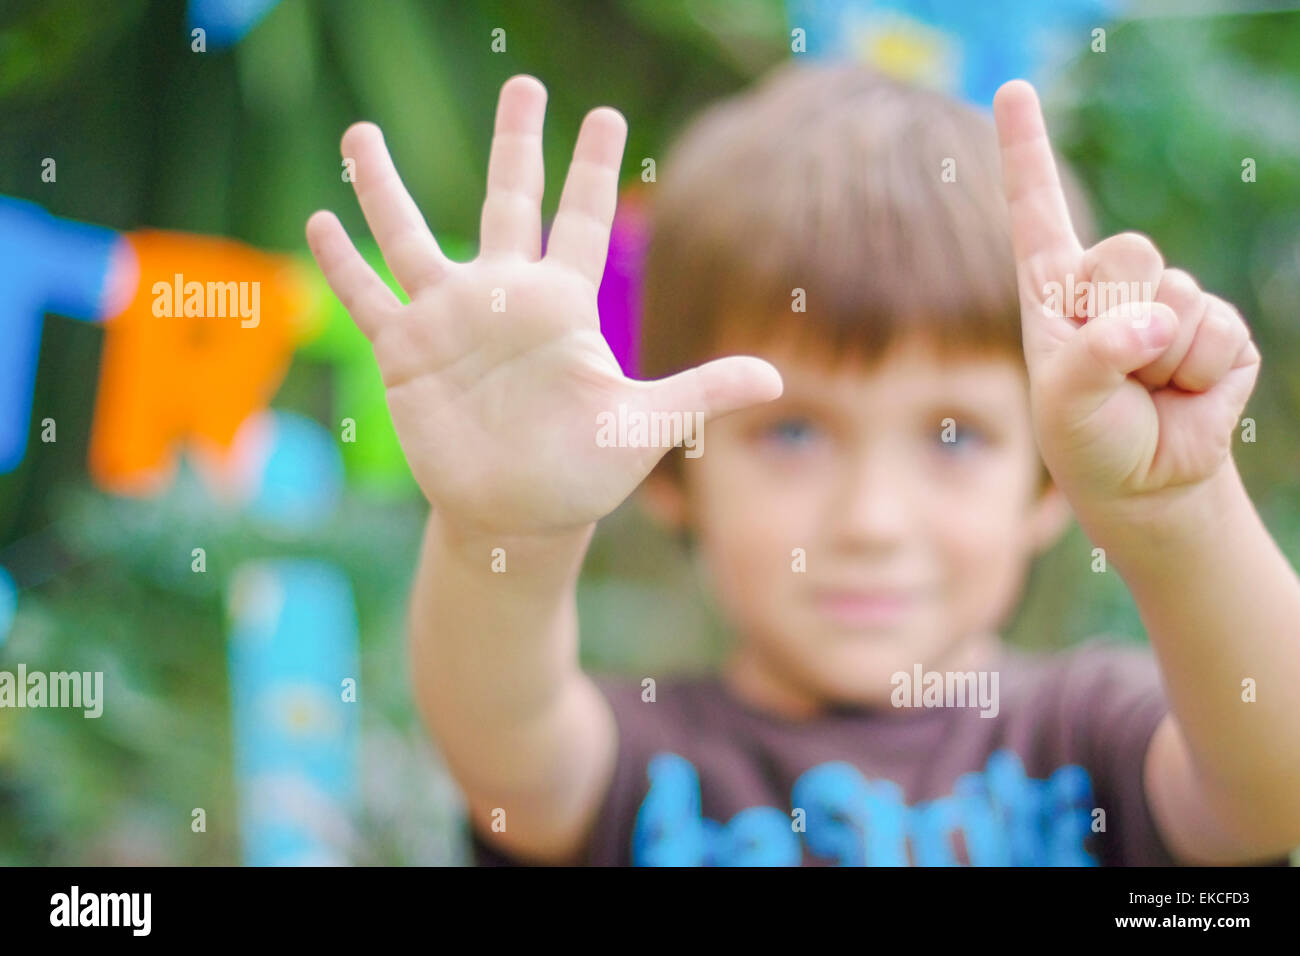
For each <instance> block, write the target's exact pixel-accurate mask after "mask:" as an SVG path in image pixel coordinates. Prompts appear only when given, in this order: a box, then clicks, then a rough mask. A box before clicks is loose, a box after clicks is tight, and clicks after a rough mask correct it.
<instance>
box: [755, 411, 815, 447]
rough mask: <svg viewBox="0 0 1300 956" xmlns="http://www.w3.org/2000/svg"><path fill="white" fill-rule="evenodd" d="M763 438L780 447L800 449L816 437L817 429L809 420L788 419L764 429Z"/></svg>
mask: <svg viewBox="0 0 1300 956" xmlns="http://www.w3.org/2000/svg"><path fill="white" fill-rule="evenodd" d="M763 437H764V438H765V439H768V440H770V441H774V442H776V443H778V444H780V445H784V446H787V447H798V446H800V445H806V444H808V442H810V441H811V440H812V439H813V438H814V437H816V429H815V428H814V427H813V425H812V423H811V422H809V421H808V420H807V419H803V418H787V419H782V420H781V421H779V422H773V423H772V424H771V425H769V426H767V428H765V429H763Z"/></svg>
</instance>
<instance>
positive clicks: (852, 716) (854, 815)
mask: <svg viewBox="0 0 1300 956" xmlns="http://www.w3.org/2000/svg"><path fill="white" fill-rule="evenodd" d="M992 671H996V672H997V675H998V683H997V689H998V690H997V698H998V701H997V704H998V706H997V713H996V716H981V708H980V707H979V706H934V707H925V706H920V707H917V706H912V707H903V708H898V709H895V708H886V709H884V710H879V709H877V710H870V709H860V708H840V709H836V710H833V711H832V712H831V713H829V714H827V715H825V716H822V717H819V718H817V719H815V720H811V721H807V722H803V723H796V722H792V721H789V720H786V719H784V718H781V717H777V716H775V715H772V714H768V713H765V712H762V711H759V710H757V709H755V708H753V707H751V706H749V705H748V704H746V703H742V702H741V701H739V700H737V699H736V698H734V697H733V696H732V695H731V694H730V692H729V691H728V690H727V689H726V687H725V686H724V685H723V684H722V683H721V682H720V681H719V680H718V679H716V678H712V677H709V678H698V677H697V678H683V679H679V680H675V681H670V680H667V679H665V680H661V681H657V686H656V687H655V695H654V696H655V700H654V701H653V702H646V701H644V700H643V699H642V693H643V692H642V686H641V682H640V680H639V679H636V678H616V677H596V678H595V681H596V683H597V685H598V686H599V687H600V688H601V690H602V691H603V693H604V694H605V695H606V697H607V698H608V700H609V703H610V706H611V708H612V709H613V711H614V716H615V719H616V721H617V724H618V756H617V762H616V766H615V770H614V776H613V781H612V783H611V785H610V788H609V791H608V792H607V793H606V794H605V798H604V800H603V802H602V805H601V809H600V812H599V816H598V819H597V822H596V825H595V829H594V832H593V835H592V838H591V841H590V843H589V845H588V847H587V851H586V854H585V860H586V862H587V863H588V864H590V865H595V866H626V865H638V866H656V865H666V866H727V865H739V866H750V865H757V866H761V865H777V866H780V865H805V866H827V865H866V866H873V865H876V866H890V865H909V864H911V865H922V866H943V865H962V864H973V865H983V866H1096V865H1103V866H1149V865H1166V866H1167V865H1173V864H1175V862H1176V861H1175V860H1174V859H1173V858H1172V857H1171V856H1170V854H1169V851H1168V849H1167V848H1166V847H1165V846H1164V844H1163V843H1162V841H1161V839H1160V836H1159V834H1158V832H1157V831H1156V827H1155V823H1154V821H1153V820H1152V817H1151V812H1150V809H1149V808H1148V806H1147V801H1146V797H1145V794H1144V790H1143V786H1142V766H1143V761H1144V757H1145V754H1146V750H1147V744H1148V742H1149V741H1150V739H1151V735H1152V733H1153V732H1154V730H1155V728H1156V726H1157V724H1158V723H1159V722H1160V720H1161V719H1162V718H1163V717H1164V716H1165V714H1166V712H1167V710H1168V705H1167V703H1166V699H1165V694H1164V690H1163V687H1162V684H1161V679H1160V673H1159V670H1158V668H1157V666H1156V662H1155V659H1154V656H1153V655H1152V653H1151V652H1150V651H1149V650H1148V649H1146V648H1143V647H1135V646H1132V645H1126V644H1123V643H1120V642H1117V641H1113V640H1108V639H1100V638H1098V639H1093V640H1091V641H1088V642H1086V643H1084V644H1081V645H1078V646H1076V647H1074V648H1071V649H1070V650H1068V651H1064V652H1056V653H1047V652H1029V651H1024V650H1019V649H1013V648H1005V647H1004V649H1003V651H1002V656H1001V659H1000V660H999V662H998V663H997V664H996V665H994V666H993V667H992V668H991V669H990V673H991V672H992ZM986 686H992V685H991V682H989V683H987V684H986ZM915 694H916V696H915V697H914V698H913V697H908V698H905V699H907V700H913V701H914V702H920V699H921V691H920V689H919V688H918V689H916V690H915ZM931 700H932V701H934V700H938V701H940V702H942V701H943V697H942V696H941V695H940V696H938V697H931ZM983 709H984V711H985V712H989V713H991V712H992V708H991V707H985V708H983ZM472 847H473V852H474V858H475V862H476V863H477V864H478V865H480V866H494V865H496V866H500V865H513V863H514V861H513V860H511V859H510V858H508V857H506V856H504V855H502V854H501V853H500V852H498V851H496V850H495V849H494V848H492V847H490V846H488V845H487V844H486V843H485V842H484V841H483V840H482V839H481V838H480V837H479V836H478V834H477V833H472ZM1280 862H1283V863H1284V862H1285V861H1280Z"/></svg>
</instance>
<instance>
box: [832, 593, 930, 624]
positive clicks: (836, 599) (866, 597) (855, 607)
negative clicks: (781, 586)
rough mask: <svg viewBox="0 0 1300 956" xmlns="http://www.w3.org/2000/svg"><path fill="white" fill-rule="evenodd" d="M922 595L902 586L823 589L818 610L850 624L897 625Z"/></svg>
mask: <svg viewBox="0 0 1300 956" xmlns="http://www.w3.org/2000/svg"><path fill="white" fill-rule="evenodd" d="M918 600H919V595H918V594H917V592H915V591H907V590H902V589H892V588H891V589H884V588H881V589H872V590H823V591H818V592H816V593H815V595H814V597H813V602H814V604H815V605H816V606H817V610H818V612H819V613H820V614H821V615H822V616H824V617H826V618H828V619H830V620H832V621H834V622H835V623H836V624H840V625H843V626H846V627H881V626H886V625H890V624H896V623H897V622H899V621H901V620H902V619H903V618H905V617H906V616H907V615H908V614H909V613H911V611H912V610H913V609H914V608H915V607H916V606H917V604H918Z"/></svg>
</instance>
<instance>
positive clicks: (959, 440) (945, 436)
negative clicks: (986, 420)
mask: <svg viewBox="0 0 1300 956" xmlns="http://www.w3.org/2000/svg"><path fill="white" fill-rule="evenodd" d="M936 440H937V441H938V442H939V447H940V448H941V449H943V450H945V451H965V450H967V449H970V448H975V447H977V446H979V445H983V444H986V443H987V441H988V439H987V436H986V435H985V434H984V432H982V431H981V430H980V429H978V428H975V427H974V426H973V425H963V424H961V423H957V424H956V425H954V426H953V427H952V428H941V429H939V432H938V434H937V436H936Z"/></svg>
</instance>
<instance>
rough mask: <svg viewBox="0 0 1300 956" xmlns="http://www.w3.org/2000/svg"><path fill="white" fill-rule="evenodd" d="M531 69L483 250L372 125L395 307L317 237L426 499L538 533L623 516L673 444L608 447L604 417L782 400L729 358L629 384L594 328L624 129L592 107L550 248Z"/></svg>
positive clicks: (364, 199) (486, 220) (360, 165)
mask: <svg viewBox="0 0 1300 956" xmlns="http://www.w3.org/2000/svg"><path fill="white" fill-rule="evenodd" d="M545 100H546V93H545V90H544V88H542V86H541V84H540V83H538V82H537V81H536V80H534V79H532V78H530V77H515V78H512V79H511V80H509V81H507V82H506V84H505V85H504V86H503V87H502V91H501V98H500V102H499V105H498V109H497V121H496V130H495V134H494V136H493V141H492V151H491V158H490V160H489V164H488V190H487V197H486V199H485V200H484V204H483V220H482V233H481V238H480V244H479V245H480V254H479V257H478V258H477V259H476V260H474V261H473V262H471V263H465V264H459V263H454V262H451V261H449V260H448V259H446V257H445V256H443V255H442V252H441V250H440V249H439V247H438V244H437V241H436V240H435V239H434V238H433V236H432V235H431V234H430V233H429V231H428V228H427V227H426V226H425V224H424V220H423V218H422V217H421V216H420V213H419V211H418V209H416V207H415V204H414V202H413V201H412V200H411V198H410V196H409V195H408V194H407V193H406V191H405V189H404V188H403V187H402V185H401V181H400V180H399V178H398V176H397V172H396V170H395V169H394V168H393V165H392V160H391V158H390V157H389V155H388V152H387V150H386V148H385V147H384V144H383V138H382V135H381V134H380V132H379V130H378V128H377V127H374V126H373V125H370V124H364V123H363V124H357V125H355V126H353V127H352V128H350V129H349V130H348V132H347V133H346V134H345V135H344V138H343V154H344V156H345V157H351V158H353V159H354V160H355V168H356V179H355V185H356V190H357V197H358V199H359V200H360V202H361V206H362V210H363V212H364V213H365V216H366V221H367V222H368V224H369V225H370V228H371V231H372V232H373V233H374V236H375V239H376V241H377V242H378V244H379V247H380V249H381V250H382V251H383V253H384V258H385V260H386V261H387V262H388V264H389V267H390V268H391V269H392V271H393V275H394V276H395V277H396V278H397V280H398V282H399V283H401V285H402V286H403V288H405V289H406V290H407V292H408V293H409V294H410V296H411V302H410V304H409V305H406V306H403V305H401V304H400V303H399V302H398V300H397V299H396V297H395V296H394V295H393V294H392V293H391V292H390V291H389V290H388V289H387V287H386V286H385V285H384V284H383V283H382V282H381V281H380V280H379V278H378V277H377V276H376V275H375V274H374V272H373V271H372V270H371V269H370V268H369V267H368V266H367V265H366V264H365V262H364V261H363V260H362V259H361V257H360V256H359V255H358V254H357V252H356V250H355V248H353V247H352V244H351V243H350V241H349V240H348V238H347V235H346V233H344V232H343V229H342V226H340V225H339V223H338V220H337V219H335V218H334V217H333V216H332V215H330V214H328V213H317V214H316V215H315V216H313V217H312V219H311V220H310V221H309V222H308V225H307V233H308V240H309V242H310V244H311V246H312V251H313V254H314V255H315V256H316V259H317V262H318V263H319V264H320V266H321V269H322V270H323V271H324V272H325V275H326V278H327V279H328V280H329V282H330V286H331V288H332V289H333V290H334V291H335V293H336V294H337V295H338V296H339V298H340V299H341V300H342V301H343V303H344V305H345V306H347V308H348V311H349V313H350V314H351V315H352V317H353V319H354V321H356V323H357V325H358V326H359V327H360V328H361V330H362V331H363V332H364V333H365V334H366V335H367V337H368V338H370V340H371V342H372V344H373V346H374V351H375V357H376V360H377V361H378V363H379V367H380V370H381V372H382V374H383V377H384V383H385V386H386V387H387V392H388V404H389V409H390V411H391V413H392V417H393V423H394V425H395V427H396V429H397V434H398V437H399V439H400V440H401V443H402V448H403V451H404V452H405V454H406V457H407V461H408V462H409V463H410V465H411V470H412V472H413V474H414V475H415V478H416V480H417V482H418V483H419V485H420V487H421V489H422V490H423V491H424V493H425V495H426V497H427V498H428V499H429V501H430V502H431V503H433V504H434V505H435V506H438V507H440V508H442V509H443V510H444V511H445V512H446V515H447V517H448V518H449V519H450V520H454V521H457V522H460V523H462V524H463V525H465V526H467V527H471V528H473V529H474V530H475V531H484V530H488V531H498V532H507V533H529V532H539V531H549V530H559V529H564V528H569V527H574V526H578V525H581V524H585V523H588V522H591V521H594V520H596V519H598V518H600V517H602V516H603V515H605V514H607V513H608V512H609V511H611V510H613V508H615V507H616V506H617V505H618V504H619V503H620V502H621V501H622V500H623V499H624V498H626V497H627V495H628V494H630V493H631V491H632V490H633V489H634V488H635V487H636V485H637V484H638V483H639V482H640V481H641V479H642V478H644V477H645V476H646V475H647V474H648V473H649V471H650V469H651V468H653V466H654V464H655V462H657V461H658V460H659V458H660V457H662V455H663V454H664V453H665V451H666V450H667V448H666V447H664V446H662V445H651V444H647V443H644V442H642V443H639V444H638V446H633V447H618V446H614V447H605V446H602V445H601V444H598V442H597V432H598V428H597V420H598V416H600V415H601V414H602V413H609V414H617V412H618V409H619V407H620V405H625V406H627V408H628V409H629V410H631V411H635V412H640V413H648V412H650V411H667V412H676V413H678V414H693V413H695V412H699V413H701V414H702V415H703V416H705V417H708V416H711V415H719V414H724V413H726V412H728V411H732V410H734V409H737V408H740V407H743V406H745V405H749V404H753V403H754V402H759V401H765V400H768V399H771V398H774V397H776V395H778V394H779V393H780V389H781V385H780V378H779V376H778V375H777V374H776V370H775V369H773V368H772V367H771V366H770V365H768V364H767V363H765V362H762V361H760V360H758V359H754V358H747V357H733V358H727V359H720V360H718V361H716V362H710V363H708V364H706V365H704V366H701V367H700V368H698V369H692V370H690V371H688V372H685V373H682V374H680V375H676V376H672V377H671V378H668V379H664V380H662V381H658V382H636V381H632V380H630V379H628V378H626V377H625V376H624V375H623V374H622V371H621V370H620V368H619V365H618V362H617V361H616V360H615V358H614V355H613V354H612V352H611V351H610V349H609V346H608V345H607V344H606V342H605V340H604V338H603V337H602V336H601V333H600V320H599V316H598V314H597V310H596V292H597V289H598V288H599V284H600V280H601V275H602V273H603V270H604V262H605V254H606V251H607V248H608V245H609V232H610V224H611V221H612V219H613V215H614V206H615V202H616V198H617V187H618V168H619V162H620V159H621V156H622V150H623V142H624V138H625V136H626V124H625V123H624V121H623V118H622V117H621V116H620V115H619V114H618V113H616V112H615V111H613V110H610V109H599V110H593V111H592V112H591V113H590V114H588V116H587V118H586V120H585V121H584V123H583V126H582V130H581V131H580V133H579V136H578V142H577V145H576V146H575V148H574V158H573V164H572V165H571V167H570V170H569V175H568V178H567V179H566V182H565V187H564V191H563V195H562V197H561V200H560V208H559V210H558V212H557V213H556V217H555V222H554V225H553V228H552V231H551V236H550V241H549V243H548V247H547V251H546V256H545V257H544V258H543V257H542V256H541V197H542V191H543V190H542V187H543V169H542V157H541V129H542V117H543V113H544V109H545Z"/></svg>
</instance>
